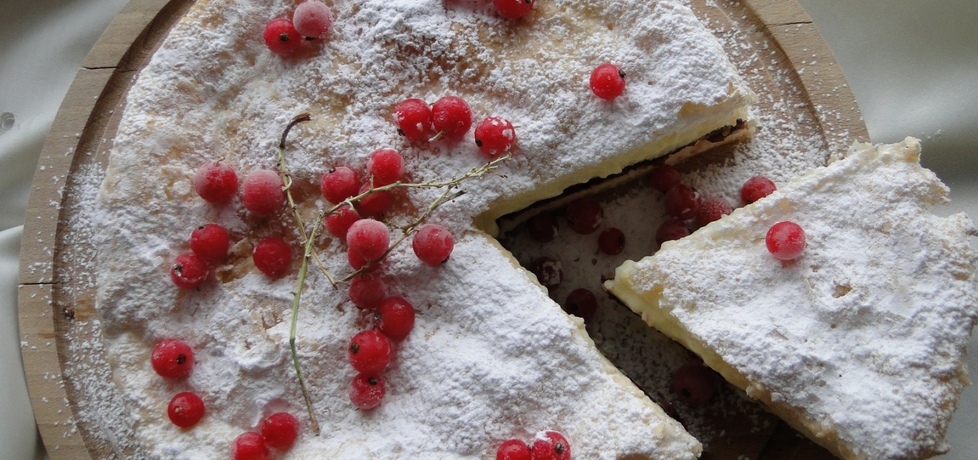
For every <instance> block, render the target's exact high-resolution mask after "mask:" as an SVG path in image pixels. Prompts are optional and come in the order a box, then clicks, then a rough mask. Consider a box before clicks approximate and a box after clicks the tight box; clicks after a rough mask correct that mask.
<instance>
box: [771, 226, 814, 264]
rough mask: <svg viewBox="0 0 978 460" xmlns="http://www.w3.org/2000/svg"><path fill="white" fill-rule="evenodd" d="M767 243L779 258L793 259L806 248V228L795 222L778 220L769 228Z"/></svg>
mask: <svg viewBox="0 0 978 460" xmlns="http://www.w3.org/2000/svg"><path fill="white" fill-rule="evenodd" d="M765 243H766V244H767V249H768V251H770V252H771V254H773V255H774V257H776V258H777V259H779V260H792V259H795V258H797V257H798V256H800V255H801V253H802V251H804V250H805V230H803V229H802V228H801V226H800V225H798V224H796V223H794V222H790V221H784V222H778V223H776V224H774V225H772V226H771V229H770V230H768V232H767V236H766V237H765Z"/></svg>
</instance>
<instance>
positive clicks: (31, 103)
mask: <svg viewBox="0 0 978 460" xmlns="http://www.w3.org/2000/svg"><path fill="white" fill-rule="evenodd" d="M125 3H126V0H34V1H31V2H16V1H12V0H5V1H2V2H0V114H3V113H7V114H12V117H11V116H10V115H3V116H2V117H0V369H4V370H5V371H6V372H0V446H2V449H0V450H2V452H0V458H3V459H13V460H20V459H36V458H44V456H45V454H44V450H43V448H42V447H41V446H40V443H39V441H38V437H37V435H36V425H35V423H34V417H33V413H32V411H31V406H30V400H29V398H28V394H27V385H26V383H25V379H24V375H23V373H22V372H17V370H18V369H22V368H23V366H22V363H21V357H20V339H19V335H18V332H17V308H16V307H17V270H18V265H19V264H18V257H19V252H20V242H21V236H22V229H23V227H22V225H23V222H24V219H25V215H24V213H25V208H26V206H27V198H28V195H29V193H30V189H31V187H30V185H31V178H32V177H33V172H34V170H35V168H36V166H37V160H38V157H39V155H40V151H41V146H42V144H43V142H44V137H45V136H46V135H47V132H48V130H49V129H50V127H51V123H52V121H53V120H54V117H55V114H56V113H57V110H58V107H59V105H60V104H61V100H62V99H63V98H64V95H65V93H66V92H67V90H68V86H69V85H70V83H71V81H72V79H73V78H74V76H75V73H76V72H77V70H78V68H79V66H80V65H81V62H82V59H83V58H84V57H85V55H86V54H87V52H88V50H89V49H91V47H92V45H93V44H94V43H95V40H96V39H97V38H98V37H99V35H100V34H101V33H102V31H103V30H104V29H105V27H106V26H107V25H108V23H109V21H111V19H112V18H113V17H114V16H115V15H116V13H117V12H118V11H119V10H120V9H121V8H122V7H123V6H124V5H125ZM800 3H802V5H803V6H804V7H805V9H806V10H807V11H808V12H809V13H810V14H811V15H812V17H813V19H814V20H815V24H816V25H817V26H818V27H819V29H820V30H821V31H822V34H823V35H824V36H825V38H826V41H827V42H828V43H829V46H830V47H831V48H832V50H833V52H834V53H835V54H836V57H837V58H838V60H839V62H840V64H841V66H842V69H843V72H844V73H845V74H846V76H847V78H848V80H849V83H850V85H851V87H852V89H853V92H854V93H855V95H856V98H857V100H858V102H859V105H860V108H861V109H862V111H863V115H864V118H865V121H866V125H867V126H868V128H869V131H870V135H871V136H872V140H873V141H874V142H895V141H899V140H902V139H903V137H905V136H908V135H912V136H916V137H920V138H922V139H923V148H924V160H923V163H924V164H925V165H926V166H928V167H930V168H932V169H934V170H935V171H936V172H937V173H938V175H939V176H940V177H941V178H942V179H944V180H945V181H946V182H947V183H948V184H949V185H950V186H951V189H952V198H953V199H954V200H955V203H954V204H952V208H951V209H952V210H954V211H961V210H963V211H966V212H968V213H969V215H971V216H972V217H974V218H978V148H976V146H978V33H976V32H975V29H974V26H973V24H972V22H973V19H974V18H976V17H978V2H975V1H973V0H946V1H943V2H920V1H918V0H890V1H887V2H853V1H851V0H800ZM973 243H974V244H976V245H978V242H973ZM969 352H970V355H969V361H970V368H971V369H972V370H978V339H975V338H973V339H972V341H971V346H970V347H969ZM976 426H978V388H969V389H968V390H967V391H966V393H965V395H964V397H963V399H962V401H961V404H960V407H959V409H958V411H957V413H956V415H955V419H954V421H953V423H952V427H951V432H950V442H951V446H952V450H951V453H950V454H948V455H947V456H946V457H945V458H946V459H948V460H951V459H954V460H958V459H960V460H964V459H973V458H975V456H976V455H978V436H975V433H976V431H975V427H976Z"/></svg>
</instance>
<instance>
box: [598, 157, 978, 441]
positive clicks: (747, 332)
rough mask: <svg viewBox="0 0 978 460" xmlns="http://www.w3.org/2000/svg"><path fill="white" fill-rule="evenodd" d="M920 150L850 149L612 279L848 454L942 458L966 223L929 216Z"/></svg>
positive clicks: (972, 281) (975, 301)
mask: <svg viewBox="0 0 978 460" xmlns="http://www.w3.org/2000/svg"><path fill="white" fill-rule="evenodd" d="M919 155H920V145H919V143H918V142H917V141H916V140H915V139H909V138H908V139H907V140H906V141H904V142H903V143H900V144H893V145H884V146H869V145H858V146H854V148H853V150H852V151H851V152H850V154H849V155H848V156H847V157H846V158H845V159H841V160H837V161H835V162H833V163H831V164H830V165H829V166H827V167H824V168H818V169H816V170H814V171H812V172H810V173H808V174H806V175H804V176H801V177H799V178H797V179H796V180H793V181H792V182H790V183H789V184H786V185H784V186H781V187H779V189H778V190H777V191H776V192H774V193H773V194H771V195H770V196H768V197H766V198H764V199H762V200H760V201H758V202H756V203H754V204H753V205H749V206H746V207H744V208H741V209H738V210H735V211H734V212H733V213H732V214H731V215H729V216H727V217H726V218H724V219H721V220H720V221H718V222H715V223H712V224H710V225H708V226H707V227H704V228H703V229H701V230H699V231H698V232H697V233H694V234H693V235H691V236H689V237H687V238H684V239H682V240H679V241H675V242H669V243H666V244H664V245H663V248H662V250H661V251H659V252H658V253H656V254H655V255H654V256H651V257H648V258H646V259H643V260H641V261H638V262H635V263H629V264H626V266H623V267H622V268H621V269H620V271H619V273H618V275H617V279H616V281H615V282H614V284H618V285H619V286H622V285H627V286H628V289H631V290H632V291H634V292H635V293H636V294H637V295H638V296H640V297H641V298H643V299H646V300H647V301H648V302H649V303H650V304H651V305H656V304H657V305H658V309H661V311H662V312H663V313H665V314H667V315H669V316H671V317H673V318H674V319H675V321H677V322H678V324H679V326H680V327H681V328H682V329H684V330H685V331H687V333H688V334H690V335H692V337H694V340H695V341H698V342H701V343H703V344H705V346H706V347H707V348H709V349H711V350H714V351H715V352H716V353H717V354H718V355H719V357H720V358H722V360H723V361H724V362H726V363H728V364H729V365H731V366H733V368H734V369H736V371H737V372H739V373H740V374H743V376H744V377H745V378H746V379H747V381H748V387H747V392H748V394H751V393H754V394H763V395H766V397H768V398H770V400H771V401H772V402H773V404H774V405H777V406H782V407H787V408H790V410H799V411H803V412H804V413H805V414H806V415H804V416H803V417H805V421H804V423H806V425H807V427H808V428H809V429H810V430H811V431H812V432H813V433H814V434H815V435H816V436H819V437H823V438H827V439H830V440H831V439H833V438H834V437H835V436H838V438H839V439H841V443H840V444H842V445H848V446H849V447H848V448H849V449H851V452H850V453H851V454H854V455H855V456H856V457H857V458H904V457H911V458H916V457H918V456H930V455H933V454H934V453H937V452H941V451H942V450H945V449H946V446H945V444H944V433H945V431H946V428H947V424H948V422H949V420H950V416H951V413H952V412H953V410H954V407H955V405H956V400H957V397H958V394H959V393H960V391H961V390H962V388H963V387H964V386H965V385H966V384H967V383H968V378H967V374H966V370H965V369H964V364H963V363H964V361H963V354H964V352H965V347H966V345H967V342H968V339H969V337H970V334H971V331H972V328H973V326H974V324H975V321H976V318H978V276H976V265H978V257H976V255H975V252H974V250H973V249H972V247H971V245H970V243H969V236H975V235H976V229H975V227H974V224H973V223H972V222H971V220H970V219H968V218H967V217H966V216H964V215H963V214H957V215H953V216H950V217H947V218H943V217H938V216H937V215H935V214H933V208H934V207H935V206H936V205H939V204H941V203H943V202H944V201H946V200H947V189H946V187H945V186H944V185H943V184H942V183H941V182H940V181H939V180H938V179H937V177H936V176H935V175H934V174H933V173H932V172H930V171H928V170H926V169H924V168H922V167H921V166H920V164H919ZM785 220H788V221H793V222H795V223H797V224H799V225H800V226H801V227H802V228H803V229H804V231H805V235H806V238H807V246H806V247H805V249H804V252H803V253H802V255H801V256H800V257H799V258H797V259H795V260H794V261H792V262H787V263H784V264H782V263H781V262H779V261H778V260H776V259H775V258H774V257H773V256H772V255H771V254H770V253H769V252H768V250H767V249H766V248H765V234H766V233H767V230H768V228H770V227H771V226H772V225H773V224H774V223H776V222H779V221H785ZM634 308H636V306H633V309H634ZM653 310H655V308H653ZM643 311H644V310H643ZM650 314H656V313H650ZM830 442H831V441H830ZM843 449H844V448H843Z"/></svg>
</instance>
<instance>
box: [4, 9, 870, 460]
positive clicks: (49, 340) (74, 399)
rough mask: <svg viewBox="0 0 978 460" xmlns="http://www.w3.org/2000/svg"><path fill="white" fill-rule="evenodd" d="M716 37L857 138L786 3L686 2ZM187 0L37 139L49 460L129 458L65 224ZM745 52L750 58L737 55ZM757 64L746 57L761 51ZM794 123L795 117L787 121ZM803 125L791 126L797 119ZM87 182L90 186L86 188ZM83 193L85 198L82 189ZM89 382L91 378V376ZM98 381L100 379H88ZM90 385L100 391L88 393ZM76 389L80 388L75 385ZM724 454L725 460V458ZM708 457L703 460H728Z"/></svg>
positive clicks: (803, 25)
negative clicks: (737, 44) (739, 43)
mask: <svg viewBox="0 0 978 460" xmlns="http://www.w3.org/2000/svg"><path fill="white" fill-rule="evenodd" d="M690 3H691V6H692V7H693V9H694V10H695V11H696V12H697V14H698V15H699V17H700V18H701V19H702V20H703V21H704V22H705V23H707V25H709V26H710V27H711V28H713V30H714V31H715V32H716V33H717V34H718V35H722V34H724V33H729V32H730V31H731V30H735V31H737V33H738V34H741V35H743V36H745V37H750V40H748V41H747V42H745V43H744V45H745V46H746V47H747V48H748V49H747V50H744V49H741V50H738V52H732V53H731V57H732V59H733V60H734V61H735V64H737V65H738V67H740V69H741V72H742V73H743V74H745V75H747V74H749V75H752V76H751V77H750V78H749V80H750V84H751V86H752V87H753V88H754V90H755V91H756V92H757V93H759V94H763V93H765V92H768V91H772V90H774V91H776V92H778V93H779V96H778V97H776V98H773V99H772V98H764V97H762V98H761V100H760V101H759V103H758V105H759V108H760V109H762V110H764V109H768V110H773V107H765V104H768V105H771V104H779V105H780V106H781V107H779V108H778V110H779V111H780V112H784V111H785V109H784V107H785V106H787V107H789V109H788V112H787V114H788V115H789V116H786V117H784V118H785V120H783V121H784V122H786V123H796V124H798V126H797V129H798V130H799V131H802V132H814V133H816V134H817V136H819V137H820V138H821V139H823V140H824V142H825V145H826V146H827V147H828V149H829V151H830V152H842V151H845V150H846V149H847V148H848V146H849V145H850V144H851V143H852V142H853V141H868V139H869V136H868V133H867V131H866V127H865V125H864V124H863V122H862V119H861V117H860V114H859V109H858V108H857V106H856V102H855V99H854V98H853V96H852V93H851V91H850V90H849V88H848V86H847V84H846V81H845V77H844V76H843V75H842V73H841V71H840V69H839V67H838V65H837V64H836V62H835V59H834V58H833V57H832V54H831V52H830V51H829V49H828V47H827V46H826V44H825V43H824V41H823V40H822V38H821V36H820V35H819V33H818V31H817V30H816V28H815V26H814V25H813V24H812V21H811V19H810V18H809V17H808V15H807V14H806V13H805V12H804V11H803V10H802V8H801V7H800V6H799V5H798V4H797V3H795V1H794V0H743V1H731V0H715V1H709V0H690ZM192 4H193V1H192V0H132V1H130V3H129V4H128V5H127V6H126V7H125V8H124V9H123V10H122V11H121V12H120V13H119V15H118V16H116V18H115V19H114V20H113V21H112V23H111V24H110V25H109V27H108V28H107V29H106V31H105V32H104V33H103V35H102V36H101V38H100V39H99V40H98V42H97V43H96V45H95V47H94V48H93V49H92V51H91V52H90V53H89V55H88V57H87V58H86V59H85V61H84V64H83V66H82V68H81V69H79V71H78V74H77V75H76V77H75V79H74V82H73V83H72V85H71V87H70V89H69V91H68V94H67V96H66V97H65V100H64V102H63V103H62V106H61V108H60V110H59V112H58V114H57V117H56V119H55V121H54V124H53V126H52V128H51V132H50V133H49V134H48V137H47V139H46V141H45V144H44V148H43V150H42V153H41V157H40V163H39V165H38V169H37V171H36V174H35V178H34V182H33V191H32V194H31V198H30V202H29V204H28V212H27V219H26V222H25V225H24V236H23V246H22V250H21V265H20V266H21V269H20V276H19V283H18V303H19V308H20V313H19V317H20V334H21V337H20V338H21V343H22V352H23V358H24V366H25V369H26V375H27V383H28V388H29V390H30V395H31V401H32V403H33V407H34V414H35V417H36V419H37V423H38V426H39V428H40V433H41V436H42V438H43V441H44V444H45V446H46V448H47V450H48V454H49V456H50V457H51V458H52V459H54V460H58V459H88V458H93V459H94V458H131V457H133V456H134V455H136V454H137V453H138V446H135V445H132V444H131V443H132V441H131V440H130V439H127V438H129V436H127V434H126V430H130V429H131V427H129V426H127V422H125V420H127V418H126V414H112V413H106V412H105V411H99V410H91V409H92V408H93V407H96V406H98V405H99V404H100V403H102V402H104V401H108V400H110V399H112V398H117V397H118V395H117V394H114V392H115V391H117V390H115V386H114V384H113V383H112V382H111V374H110V370H109V365H108V362H107V358H106V356H105V355H104V353H103V351H102V348H101V341H100V325H99V324H100V323H99V320H98V315H97V313H96V311H95V305H94V297H95V294H94V292H93V289H92V288H91V287H90V286H92V285H93V284H92V283H91V280H92V279H93V277H94V275H93V274H92V273H91V272H90V271H88V270H89V268H90V267H92V266H93V264H92V260H94V254H93V252H94V251H93V249H92V246H91V244H90V242H89V241H88V238H89V237H90V235H88V234H84V233H82V232H79V231H77V230H76V229H74V228H72V226H71V225H69V222H70V221H71V217H73V216H75V215H76V214H75V213H78V212H81V211H80V209H81V207H80V205H81V203H84V200H90V199H92V198H93V197H91V196H88V195H90V194H91V193H90V192H89V193H88V195H86V193H83V189H84V188H83V187H82V185H84V184H86V183H90V182H91V181H93V180H94V181H98V180H100V179H101V178H100V177H99V171H102V170H104V165H105V163H106V160H107V158H108V150H109V147H110V146H111V143H112V139H113V135H114V130H115V126H116V125H117V123H118V119H117V118H118V116H119V115H120V114H121V112H122V111H121V107H122V105H123V103H124V99H125V95H126V92H127V90H128V88H129V86H130V84H131V83H132V81H133V78H134V76H135V74H136V72H137V71H138V70H139V69H140V68H142V66H143V65H144V64H145V63H146V62H147V60H148V58H149V57H150V56H151V55H152V53H153V51H154V50H155V49H156V47H157V46H158V45H159V44H160V43H161V41H162V39H163V38H164V37H165V36H166V34H167V31H168V30H169V28H170V26H171V25H172V24H173V23H175V22H176V21H177V20H179V18H180V17H182V16H183V14H184V13H185V12H186V10H187V9H188V8H190V6H192ZM745 51H753V53H749V52H745ZM762 52H763V55H764V56H766V58H765V59H764V60H763V61H761V60H757V59H756V56H758V55H760V54H762ZM793 115H798V116H793ZM802 119H805V120H814V121H815V122H814V123H801V122H798V121H797V120H802ZM89 185H90V184H89ZM90 189H91V187H90V186H89V187H88V188H87V190H90ZM93 376H95V377H96V378H94V379H93V378H92V377H93ZM99 377H104V378H99ZM93 381H98V382H101V383H100V384H96V385H93V384H92V382H93ZM83 383H84V384H83ZM754 447H755V448H754V449H752V451H754V452H757V456H756V457H757V458H771V459H798V460H803V459H815V458H827V457H828V458H830V457H831V456H830V455H828V454H827V453H826V452H825V451H824V450H822V449H821V448H819V447H817V446H815V445H814V444H812V443H810V442H808V441H807V440H805V439H804V438H801V437H800V436H799V435H798V434H797V433H795V432H794V431H792V430H791V429H790V428H787V427H786V426H783V425H782V426H777V427H774V428H773V429H772V430H771V433H770V435H769V437H767V438H765V439H764V442H763V445H760V446H754ZM728 454H729V455H728ZM738 455H740V454H739V451H737V452H735V451H733V450H731V451H730V452H724V451H723V450H722V448H721V449H715V450H713V451H712V452H710V457H711V458H737V456H738Z"/></svg>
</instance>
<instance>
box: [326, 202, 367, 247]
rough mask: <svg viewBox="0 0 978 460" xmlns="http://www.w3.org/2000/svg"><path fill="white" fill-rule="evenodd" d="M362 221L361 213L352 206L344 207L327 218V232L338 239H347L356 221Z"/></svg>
mask: <svg viewBox="0 0 978 460" xmlns="http://www.w3.org/2000/svg"><path fill="white" fill-rule="evenodd" d="M358 220H360V213H358V212H357V210H356V209H353V208H351V207H350V206H346V205H344V206H343V207H341V208H339V209H337V210H336V212H334V213H331V214H329V215H327V216H326V220H325V223H326V231H328V232H329V234H330V235H333V236H335V237H337V238H342V239H346V233H347V232H349V231H350V226H352V225H353V224H354V223H355V222H356V221H358Z"/></svg>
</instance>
